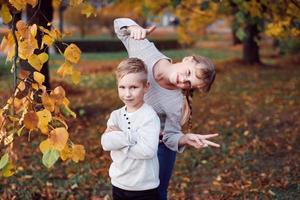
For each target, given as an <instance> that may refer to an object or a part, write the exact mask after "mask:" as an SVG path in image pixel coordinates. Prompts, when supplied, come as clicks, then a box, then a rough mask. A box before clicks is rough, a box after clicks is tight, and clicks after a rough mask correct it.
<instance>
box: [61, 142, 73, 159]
mask: <svg viewBox="0 0 300 200" xmlns="http://www.w3.org/2000/svg"><path fill="white" fill-rule="evenodd" d="M60 158H61V159H62V160H63V161H65V160H67V159H69V158H72V149H71V148H70V147H69V146H68V145H66V146H65V147H64V149H63V150H62V151H61V152H60Z"/></svg>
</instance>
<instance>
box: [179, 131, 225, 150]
mask: <svg viewBox="0 0 300 200" xmlns="http://www.w3.org/2000/svg"><path fill="white" fill-rule="evenodd" d="M218 135H219V134H208V135H200V134H194V133H187V134H185V135H184V136H182V137H181V138H180V140H179V145H189V146H192V147H195V148H196V149H202V148H205V147H208V146H213V147H220V145H219V144H217V143H214V142H211V141H209V140H207V139H209V138H212V137H216V136H218Z"/></svg>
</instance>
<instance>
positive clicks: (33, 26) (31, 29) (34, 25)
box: [30, 24, 37, 37]
mask: <svg viewBox="0 0 300 200" xmlns="http://www.w3.org/2000/svg"><path fill="white" fill-rule="evenodd" d="M30 33H31V35H32V36H33V37H35V36H36V33H37V26H36V24H33V25H32V26H31V27H30Z"/></svg>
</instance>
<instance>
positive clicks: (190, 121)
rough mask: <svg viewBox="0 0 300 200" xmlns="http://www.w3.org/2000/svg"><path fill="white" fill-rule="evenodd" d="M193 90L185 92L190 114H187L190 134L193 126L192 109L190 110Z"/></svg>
mask: <svg viewBox="0 0 300 200" xmlns="http://www.w3.org/2000/svg"><path fill="white" fill-rule="evenodd" d="M193 92H194V90H193V89H188V90H186V91H185V97H186V100H187V103H188V106H189V109H190V114H189V119H188V132H191V130H192V128H193V124H192V118H193V109H192V102H193Z"/></svg>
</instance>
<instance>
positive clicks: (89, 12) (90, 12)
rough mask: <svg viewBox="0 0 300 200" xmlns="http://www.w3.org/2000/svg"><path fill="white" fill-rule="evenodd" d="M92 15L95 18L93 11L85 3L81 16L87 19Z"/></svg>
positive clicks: (89, 5)
mask: <svg viewBox="0 0 300 200" xmlns="http://www.w3.org/2000/svg"><path fill="white" fill-rule="evenodd" d="M93 13H94V16H96V12H95V9H94V8H93V7H92V6H91V4H89V3H85V4H84V6H83V8H82V10H81V14H83V15H85V16H86V17H87V18H89V17H90V16H91V14H93Z"/></svg>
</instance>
